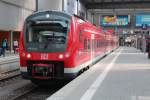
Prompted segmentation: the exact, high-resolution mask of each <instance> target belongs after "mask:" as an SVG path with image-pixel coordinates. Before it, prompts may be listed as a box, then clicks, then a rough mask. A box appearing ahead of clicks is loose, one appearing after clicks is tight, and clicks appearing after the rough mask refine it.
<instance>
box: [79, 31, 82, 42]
mask: <svg viewBox="0 0 150 100" xmlns="http://www.w3.org/2000/svg"><path fill="white" fill-rule="evenodd" d="M79 41H80V42H82V31H81V30H80V33H79Z"/></svg>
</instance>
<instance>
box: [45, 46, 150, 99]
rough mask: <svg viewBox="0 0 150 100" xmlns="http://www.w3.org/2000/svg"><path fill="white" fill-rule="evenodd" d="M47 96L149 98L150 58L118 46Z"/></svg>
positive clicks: (70, 97) (67, 97)
mask: <svg viewBox="0 0 150 100" xmlns="http://www.w3.org/2000/svg"><path fill="white" fill-rule="evenodd" d="M47 100H150V59H148V58H147V55H146V54H144V53H141V52H140V51H138V50H137V49H135V48H132V47H120V48H119V49H117V50H116V51H115V52H113V53H111V54H110V55H108V56H107V57H105V58H104V59H102V60H101V61H100V62H98V63H97V64H95V65H94V66H93V67H92V68H90V69H89V70H88V71H86V72H84V73H83V74H82V75H80V76H79V77H77V78H76V79H75V80H73V81H71V82H70V83H69V84H67V85H66V86H65V87H63V88H62V89H60V90H59V91H58V92H56V93H55V94H53V95H52V96H51V97H50V98H48V99H47Z"/></svg>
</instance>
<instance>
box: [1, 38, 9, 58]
mask: <svg viewBox="0 0 150 100" xmlns="http://www.w3.org/2000/svg"><path fill="white" fill-rule="evenodd" d="M7 47H8V42H7V39H4V40H3V41H2V54H3V56H5V51H6V49H7Z"/></svg>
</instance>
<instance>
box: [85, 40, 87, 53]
mask: <svg viewBox="0 0 150 100" xmlns="http://www.w3.org/2000/svg"><path fill="white" fill-rule="evenodd" d="M86 50H87V39H84V51H86Z"/></svg>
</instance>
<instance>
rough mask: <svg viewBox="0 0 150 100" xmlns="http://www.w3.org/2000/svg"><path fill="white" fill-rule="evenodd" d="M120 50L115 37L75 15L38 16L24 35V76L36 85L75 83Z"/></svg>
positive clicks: (27, 24) (29, 21) (47, 13)
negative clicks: (71, 80) (47, 82)
mask: <svg viewBox="0 0 150 100" xmlns="http://www.w3.org/2000/svg"><path fill="white" fill-rule="evenodd" d="M117 47H118V38H117V37H116V36H115V35H114V34H112V33H111V32H109V31H105V32H103V30H102V29H101V28H97V27H95V26H94V25H92V24H91V23H89V22H87V21H85V20H83V19H81V18H79V17H77V16H75V15H69V14H66V13H64V12H57V11H43V12H38V13H35V14H32V15H31V16H29V17H28V18H27V19H26V21H25V24H24V29H23V32H22V33H21V35H20V48H19V50H20V65H21V68H20V69H21V74H22V76H23V77H24V78H27V79H30V80H31V81H33V82H38V81H40V80H43V81H44V80H46V81H48V80H50V81H51V80H65V79H73V78H75V77H76V76H77V75H78V74H79V73H80V72H81V71H83V70H84V69H87V68H89V67H90V66H91V65H92V64H93V63H95V62H96V61H98V60H99V59H100V58H101V57H103V56H104V55H106V54H107V53H108V52H110V51H112V50H114V49H115V48H117Z"/></svg>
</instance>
